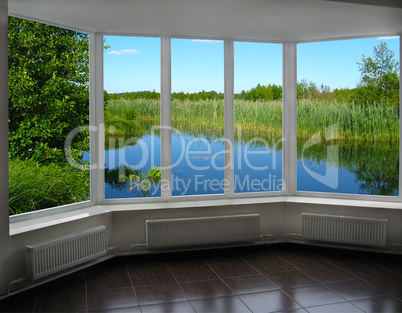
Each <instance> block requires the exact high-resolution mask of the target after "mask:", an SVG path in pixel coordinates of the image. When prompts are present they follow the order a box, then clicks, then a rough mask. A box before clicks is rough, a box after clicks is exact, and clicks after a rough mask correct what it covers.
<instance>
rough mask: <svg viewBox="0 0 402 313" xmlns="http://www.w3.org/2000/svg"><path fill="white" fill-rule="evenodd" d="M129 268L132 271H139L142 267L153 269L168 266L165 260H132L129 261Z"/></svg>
mask: <svg viewBox="0 0 402 313" xmlns="http://www.w3.org/2000/svg"><path fill="white" fill-rule="evenodd" d="M126 264H127V268H128V270H129V271H130V272H131V271H137V270H142V269H147V270H152V269H159V268H164V269H166V268H167V265H166V263H165V261H164V260H147V261H131V262H127V263H126Z"/></svg>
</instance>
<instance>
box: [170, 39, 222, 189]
mask: <svg viewBox="0 0 402 313" xmlns="http://www.w3.org/2000/svg"><path fill="white" fill-rule="evenodd" d="M223 71H224V64H223V41H218V40H199V39H193V40H192V39H172V127H173V129H172V166H173V167H172V195H173V196H184V195H201V194H221V193H223V192H224V189H225V188H226V187H225V183H224V140H223V136H224V133H223V131H224V116H223V115H224V99H223V98H224V97H223V88H224V80H223V79H224V76H223Z"/></svg>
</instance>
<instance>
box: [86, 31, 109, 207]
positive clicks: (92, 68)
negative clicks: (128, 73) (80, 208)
mask: <svg viewBox="0 0 402 313" xmlns="http://www.w3.org/2000/svg"><path fill="white" fill-rule="evenodd" d="M103 89H104V88H103V35H102V34H99V33H91V34H90V36H89V91H90V92H89V125H90V132H89V133H90V150H89V151H90V160H91V161H90V164H91V171H90V199H91V201H92V202H93V203H94V204H99V203H101V202H103V201H104V199H105V185H104V181H105V173H104V164H105V138H104V112H103V111H104V99H103ZM95 130H96V131H95Z"/></svg>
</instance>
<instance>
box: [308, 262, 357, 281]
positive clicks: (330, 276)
mask: <svg viewBox="0 0 402 313" xmlns="http://www.w3.org/2000/svg"><path fill="white" fill-rule="evenodd" d="M303 272H304V273H306V274H307V275H309V276H311V277H312V278H314V279H315V280H316V281H318V282H320V283H322V284H323V283H329V282H336V281H343V280H352V279H356V277H355V276H353V275H351V274H350V273H348V272H345V271H344V270H342V269H340V268H339V267H336V266H332V265H326V266H323V267H318V268H307V269H304V270H303Z"/></svg>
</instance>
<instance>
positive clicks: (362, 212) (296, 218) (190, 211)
mask: <svg viewBox="0 0 402 313" xmlns="http://www.w3.org/2000/svg"><path fill="white" fill-rule="evenodd" d="M289 199H290V198H289ZM320 201H321V202H322V203H308V202H307V199H302V200H300V199H298V200H297V201H292V200H289V201H288V202H285V201H283V199H280V201H279V202H271V203H258V204H237V205H227V206H205V207H199V206H198V207H183V208H174V209H166V208H165V209H144V210H133V209H128V210H127V209H126V208H127V207H130V206H110V209H111V210H112V211H113V212H109V213H103V214H100V215H95V216H91V217H86V218H83V219H79V220H76V221H72V222H66V223H63V224H59V225H56V226H50V227H44V228H41V229H38V230H35V231H29V232H25V233H21V234H19V235H14V236H11V237H9V236H8V234H6V233H5V232H4V231H2V237H1V238H2V239H1V240H2V249H3V250H2V253H1V254H0V258H1V259H0V260H1V264H0V265H1V269H0V273H2V274H1V276H0V295H1V294H4V293H6V292H7V288H8V284H9V283H10V282H11V281H12V280H15V279H19V278H22V277H24V276H25V275H26V273H25V246H26V245H27V244H30V243H35V242H39V241H43V240H46V239H48V238H51V237H58V236H62V235H65V234H68V233H72V232H76V231H79V230H83V229H86V228H90V227H93V226H96V225H105V226H107V228H108V230H109V238H108V240H109V247H111V246H117V247H118V252H119V254H123V255H124V254H128V253H129V249H130V247H131V246H132V245H134V244H143V243H145V240H146V238H145V220H146V219H153V218H155V219H159V218H179V217H181V218H184V217H198V216H214V215H233V214H246V213H259V214H260V215H261V234H273V235H274V237H275V239H277V240H284V238H285V234H287V233H300V232H301V213H303V212H316V213H327V214H337V215H352V216H363V217H378V218H387V219H388V224H389V233H388V243H389V246H388V247H387V249H383V251H388V252H394V253H401V254H402V227H401V225H402V210H400V209H391V208H381V207H380V206H378V207H375V204H374V203H373V204H370V205H368V206H365V207H364V206H356V205H355V206H352V205H349V206H348V205H344V204H342V205H339V204H338V205H336V204H324V202H331V201H327V200H326V199H323V200H320ZM320 201H314V202H320ZM343 201H346V200H343ZM333 202H334V203H335V202H336V201H333ZM338 202H339V201H338ZM6 220H7V221H8V217H7V219H6ZM3 224H4V225H5V226H6V227H7V225H6V224H5V223H3ZM6 239H7V240H6ZM292 239H293V238H292ZM380 250H381V249H380ZM134 257H135V256H134Z"/></svg>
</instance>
